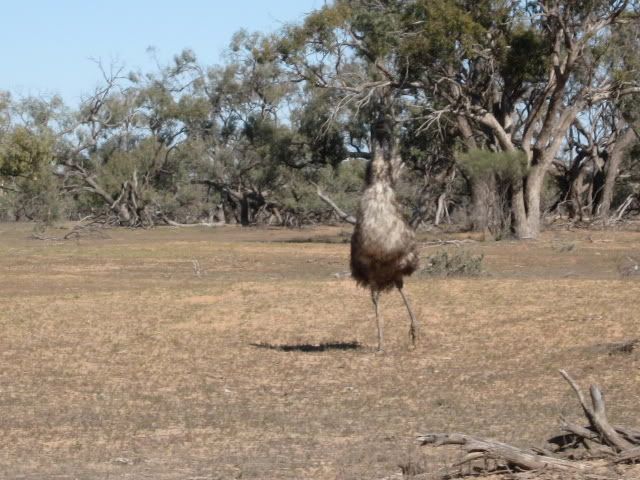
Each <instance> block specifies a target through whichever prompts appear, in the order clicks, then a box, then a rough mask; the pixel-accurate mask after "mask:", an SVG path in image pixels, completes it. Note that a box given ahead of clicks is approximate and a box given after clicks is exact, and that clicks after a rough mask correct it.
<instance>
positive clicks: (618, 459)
mask: <svg viewBox="0 0 640 480" xmlns="http://www.w3.org/2000/svg"><path fill="white" fill-rule="evenodd" d="M560 374H561V375H562V377H563V378H564V379H565V380H566V381H567V382H568V383H569V385H570V386H571V388H572V389H573V391H574V392H575V394H576V396H577V397H578V400H579V402H580V405H581V407H582V410H583V413H584V415H585V417H586V419H587V421H588V425H587V426H582V425H577V424H574V423H571V422H569V421H567V420H566V419H565V418H563V417H561V418H560V423H561V429H562V434H561V435H557V436H554V437H553V438H552V439H550V440H549V442H550V444H553V445H554V447H555V448H554V449H552V447H550V448H548V449H547V448H545V449H539V448H538V449H533V448H532V449H522V448H518V447H514V446H512V445H508V444H505V443H501V442H496V441H493V440H486V439H481V438H476V437H473V436H471V435H465V434H462V433H427V434H424V435H420V436H419V437H418V441H419V442H420V443H421V444H422V445H434V446H441V445H459V446H460V447H461V448H462V449H463V450H464V452H465V455H464V457H463V458H462V460H461V461H460V462H458V463H457V464H456V465H455V467H460V466H462V465H469V464H471V463H472V462H474V461H478V460H480V461H483V462H485V465H486V464H487V462H488V461H493V462H494V463H495V469H494V470H493V471H494V472H495V473H499V472H513V471H541V470H546V471H549V470H551V471H559V472H577V473H580V474H584V475H585V478H605V477H602V476H600V475H598V473H597V472H595V471H594V465H593V463H591V462H589V460H595V459H605V460H606V462H607V465H613V464H618V463H635V462H638V461H640V431H639V430H636V429H633V428H628V427H621V426H612V425H611V424H610V423H609V420H608V419H607V414H606V408H605V403H604V397H603V395H602V392H601V390H600V389H599V388H598V387H597V386H596V385H591V387H590V388H589V397H590V402H589V401H587V397H586V395H585V394H584V393H583V392H582V390H581V389H580V387H579V386H578V384H577V383H576V382H575V380H574V379H573V378H572V377H571V376H570V375H569V374H568V373H567V372H566V371H565V370H560ZM578 450H580V451H579V452H578ZM577 459H580V460H577ZM468 474H470V475H472V474H473V473H472V471H471V470H469V472H468ZM457 475H458V476H464V475H465V474H464V472H463V470H459V471H458V472H457ZM446 476H448V477H450V474H447V475H446Z"/></svg>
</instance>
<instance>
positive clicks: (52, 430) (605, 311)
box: [0, 224, 640, 480]
mask: <svg viewBox="0 0 640 480" xmlns="http://www.w3.org/2000/svg"><path fill="white" fill-rule="evenodd" d="M31 228H32V227H31V226H28V225H17V226H16V225H9V224H5V225H0V356H1V362H2V363H1V364H0V365H1V367H0V434H1V435H0V477H1V478H7V479H17V478H28V479H32V478H33V479H102V478H105V479H106V478H109V479H119V478H131V479H137V478H153V479H193V480H196V479H198V480H204V479H227V478H243V479H306V478H309V479H336V478H337V479H379V478H385V477H389V476H393V475H396V476H397V475H398V474H399V472H400V471H401V466H412V467H416V470H417V471H422V470H426V471H432V472H433V471H437V470H438V469H442V468H444V466H445V465H446V464H447V462H453V461H455V460H456V459H457V455H458V454H457V453H456V452H455V450H449V449H445V448H440V449H433V448H431V447H420V446H418V445H416V441H415V437H416V435H418V434H420V433H426V432H463V433H468V434H473V435H477V436H482V437H488V438H492V439H496V440H500V441H504V442H509V443H513V444H515V445H518V446H531V445H542V443H543V442H544V440H546V439H547V438H548V437H549V436H550V434H552V433H554V432H556V431H557V425H558V416H559V415H560V414H564V415H566V416H567V417H568V418H569V419H574V420H577V419H579V418H580V417H581V414H582V413H581V411H580V408H579V406H578V403H577V400H576V398H575V396H574V394H573V393H572V392H571V390H570V388H569V386H568V385H567V384H566V383H565V382H564V381H563V380H562V379H561V377H560V376H559V375H558V373H557V371H558V369H559V368H565V369H567V370H569V371H570V372H571V374H572V375H573V377H574V378H575V379H576V380H577V381H578V382H579V383H580V384H581V385H583V386H584V387H586V386H587V385H588V384H589V383H591V382H596V383H598V384H599V385H600V386H601V387H602V389H603V391H604V392H605V395H606V400H607V405H608V407H609V418H610V420H611V421H612V423H614V424H616V423H619V424H626V425H628V426H636V427H640V418H639V415H638V413H639V411H640V406H639V401H638V400H639V399H640V354H639V353H638V352H637V351H632V352H627V353H615V354H612V353H611V351H610V349H609V348H608V345H609V344H610V343H613V342H620V341H624V340H629V339H633V338H638V337H640V323H639V322H638V317H639V310H638V307H639V306H640V276H639V277H634V276H633V275H631V276H621V275H620V272H619V267H620V266H621V265H623V264H624V263H625V262H627V261H628V258H627V257H631V258H637V259H640V233H634V232H584V231H580V232H548V233H546V234H545V235H544V236H543V237H542V239H540V240H539V241H536V242H511V241H503V242H482V243H480V242H479V243H470V244H464V245H463V247H462V248H465V249H466V250H469V251H471V252H474V253H483V254H484V255H485V260H484V266H485V268H486V270H487V271H488V275H485V276H482V277H479V278H454V279H452V278H436V279H434V278H428V277H426V276H420V275H418V276H415V277H413V278H411V279H409V280H408V281H407V286H406V290H407V292H408V294H409V295H410V297H411V299H412V302H413V304H414V307H415V310H416V313H417V315H418V317H419V320H420V322H421V324H422V331H421V338H420V343H419V345H418V347H417V348H416V349H415V350H412V351H410V350H409V349H408V348H407V347H408V343H409V342H408V321H407V317H406V313H405V310H404V307H403V305H402V301H401V299H400V298H399V296H398V295H397V294H387V295H385V296H383V299H382V312H383V314H384V316H385V318H386V322H387V329H386V333H387V353H386V354H385V355H376V354H375V353H374V347H375V341H376V337H375V335H376V332H375V323H374V317H373V309H372V307H371V304H370V300H369V295H368V294H367V292H365V291H363V290H361V289H358V288H356V286H355V285H354V283H353V282H352V281H351V280H350V279H349V278H348V277H345V276H340V275H338V276H336V275H334V274H336V273H340V272H345V271H346V270H348V255H349V247H348V244H347V243H346V241H347V240H348V235H349V232H348V230H347V229H341V228H322V229H310V230H278V229H241V228H232V227H230V228H220V229H182V230H176V229H169V228H166V229H165V228H160V229H156V230H153V231H142V230H139V231H137V230H136V231H131V230H109V231H108V235H109V238H102V239H101V238H93V239H80V240H79V241H76V240H69V241H64V242H58V241H41V240H35V239H31V238H30V233H31ZM50 233H51V234H52V235H54V236H55V235H57V233H56V230H52V231H50ZM63 233H64V231H62V230H61V231H60V234H63ZM429 238H431V237H429ZM458 238H463V237H458ZM424 239H425V240H426V239H428V238H427V237H425V238H424ZM441 248H443V247H439V246H431V245H426V244H425V245H423V246H422V248H421V250H422V254H423V256H424V257H426V256H428V255H429V254H431V253H434V252H436V251H437V250H439V249H441ZM446 248H447V249H456V248H460V247H456V246H447V247H446ZM632 273H633V272H632ZM323 344H324V345H325V348H320V347H318V346H319V345H320V346H321V345H323ZM580 421H581V422H582V420H580ZM620 477H621V478H622V477H624V478H629V479H631V478H640V471H639V470H637V469H636V470H633V469H631V470H628V471H625V472H622V471H621V472H620ZM557 478H562V477H557Z"/></svg>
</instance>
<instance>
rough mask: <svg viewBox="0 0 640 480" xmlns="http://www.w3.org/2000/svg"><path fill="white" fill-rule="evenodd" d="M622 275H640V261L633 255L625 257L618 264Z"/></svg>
mask: <svg viewBox="0 0 640 480" xmlns="http://www.w3.org/2000/svg"><path fill="white" fill-rule="evenodd" d="M618 272H619V273H620V276H621V277H640V261H638V260H637V259H635V258H632V257H629V256H627V257H625V258H624V259H623V260H622V262H620V264H619V265H618Z"/></svg>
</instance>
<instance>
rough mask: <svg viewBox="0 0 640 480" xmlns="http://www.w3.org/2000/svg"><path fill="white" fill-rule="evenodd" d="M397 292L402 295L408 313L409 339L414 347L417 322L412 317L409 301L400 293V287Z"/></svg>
mask: <svg viewBox="0 0 640 480" xmlns="http://www.w3.org/2000/svg"><path fill="white" fill-rule="evenodd" d="M398 291H399V292H400V295H402V300H404V304H405V306H406V307H407V311H408V312H409V318H410V319H411V326H410V327H409V338H410V339H411V345H413V346H414V347H415V345H416V336H417V334H418V322H417V321H416V317H415V316H414V315H413V311H412V310H411V305H410V304H409V300H408V299H407V297H406V296H405V295H404V292H403V291H402V287H401V286H398Z"/></svg>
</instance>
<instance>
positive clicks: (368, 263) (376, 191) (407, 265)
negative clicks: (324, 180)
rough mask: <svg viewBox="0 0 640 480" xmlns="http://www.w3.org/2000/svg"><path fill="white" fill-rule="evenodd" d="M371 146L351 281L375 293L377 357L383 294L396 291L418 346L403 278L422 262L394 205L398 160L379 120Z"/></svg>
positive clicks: (353, 244)
mask: <svg viewBox="0 0 640 480" xmlns="http://www.w3.org/2000/svg"><path fill="white" fill-rule="evenodd" d="M371 140H372V142H371V143H372V152H371V160H370V161H369V164H368V166H367V173H366V177H365V188H364V191H363V193H362V197H361V199H360V205H359V209H358V215H357V217H356V226H355V229H354V231H353V235H352V237H351V275H352V277H353V278H354V279H355V281H356V282H357V283H358V285H360V286H362V287H365V288H369V289H370V290H371V300H372V301H373V306H374V310H375V315H376V325H377V327H378V352H383V351H384V322H383V319H382V315H381V313H380V311H379V300H380V293H381V292H384V291H388V290H391V289H393V288H397V289H398V292H400V295H401V296H402V300H403V301H404V304H405V306H406V307H407V311H408V312H409V319H410V321H411V325H410V327H409V337H410V339H411V344H412V345H413V346H415V342H416V335H417V329H418V325H417V322H416V318H415V316H414V314H413V311H412V310H411V305H410V304H409V300H408V299H407V297H406V296H405V294H404V292H403V291H402V287H403V285H404V282H403V279H404V277H405V276H408V275H411V274H412V273H413V272H414V271H415V270H416V269H417V268H418V260H419V259H418V252H417V247H416V242H415V234H414V232H413V230H412V229H411V227H410V226H409V225H408V224H407V222H406V221H405V219H404V218H403V216H402V214H401V212H400V206H399V204H398V202H397V201H396V194H395V190H394V185H395V182H396V180H397V176H398V173H399V167H400V158H399V156H398V154H397V146H396V144H395V142H394V141H393V139H392V137H391V134H390V128H389V126H388V125H387V124H386V123H385V121H384V119H381V120H378V121H377V123H376V124H375V125H374V128H372V134H371Z"/></svg>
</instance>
